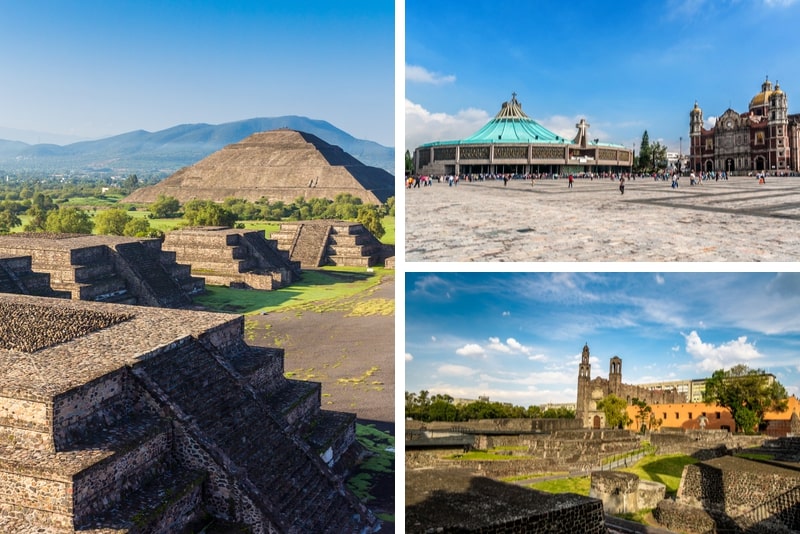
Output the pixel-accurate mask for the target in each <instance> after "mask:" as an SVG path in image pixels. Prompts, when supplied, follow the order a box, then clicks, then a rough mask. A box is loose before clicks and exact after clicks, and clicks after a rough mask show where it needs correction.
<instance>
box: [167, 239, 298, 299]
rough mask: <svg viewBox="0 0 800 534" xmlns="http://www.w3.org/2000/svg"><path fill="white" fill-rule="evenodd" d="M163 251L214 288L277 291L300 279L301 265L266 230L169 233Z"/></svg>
mask: <svg viewBox="0 0 800 534" xmlns="http://www.w3.org/2000/svg"><path fill="white" fill-rule="evenodd" d="M163 248H164V250H166V251H170V252H173V253H174V254H175V256H176V258H177V261H179V262H181V263H188V264H190V265H191V269H192V274H193V275H195V276H199V277H203V278H204V279H205V281H206V283H207V284H211V285H223V286H230V287H242V288H248V289H263V290H273V289H278V288H281V287H286V286H287V285H289V284H291V283H293V282H295V281H297V280H298V279H299V278H300V263H299V262H295V261H291V260H290V259H289V254H288V253H287V252H286V251H283V250H279V249H278V246H277V242H276V241H275V240H272V239H266V238H265V237H264V232H263V230H262V231H256V230H249V231H247V230H236V229H233V228H225V227H210V226H209V227H202V228H187V229H183V230H176V231H174V232H169V233H167V235H166V237H165V238H164V244H163Z"/></svg>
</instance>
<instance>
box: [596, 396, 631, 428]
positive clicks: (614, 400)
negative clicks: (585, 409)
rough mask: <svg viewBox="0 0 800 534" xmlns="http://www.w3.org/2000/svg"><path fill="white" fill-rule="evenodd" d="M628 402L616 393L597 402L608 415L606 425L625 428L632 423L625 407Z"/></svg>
mask: <svg viewBox="0 0 800 534" xmlns="http://www.w3.org/2000/svg"><path fill="white" fill-rule="evenodd" d="M627 406H628V403H627V402H625V399H621V398H619V397H617V396H616V395H613V394H612V395H609V396H607V397H605V398H604V399H602V400H601V401H600V402H598V403H597V407H598V408H600V409H601V410H603V413H604V414H605V416H606V426H607V427H609V428H625V427H626V426H628V425H629V424H631V418H630V417H628V413H627V412H626V411H625V408H626V407H627Z"/></svg>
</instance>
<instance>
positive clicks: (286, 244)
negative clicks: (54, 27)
mask: <svg viewBox="0 0 800 534" xmlns="http://www.w3.org/2000/svg"><path fill="white" fill-rule="evenodd" d="M271 237H272V239H276V240H277V241H278V247H279V248H280V249H281V250H285V251H286V252H288V253H289V257H290V258H291V259H292V260H294V261H299V262H300V263H301V265H302V267H303V268H304V269H315V268H317V267H320V266H323V265H340V266H347V267H371V266H373V265H376V264H377V263H379V262H380V261H381V260H382V259H383V258H384V257H385V256H387V255H388V253H386V252H385V251H384V246H383V245H382V244H381V243H380V241H378V240H377V239H376V238H375V236H373V235H372V234H370V233H369V231H367V229H366V228H364V226H363V225H362V224H360V223H354V222H347V221H328V220H319V221H302V222H293V223H283V224H281V229H280V231H279V232H275V233H273V234H272V236H271Z"/></svg>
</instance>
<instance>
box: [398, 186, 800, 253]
mask: <svg viewBox="0 0 800 534" xmlns="http://www.w3.org/2000/svg"><path fill="white" fill-rule="evenodd" d="M679 184H680V185H679V187H678V188H672V187H671V182H669V181H660V180H659V181H655V180H654V179H653V178H649V177H646V178H637V179H635V180H626V182H625V193H624V194H620V191H619V183H618V182H617V181H616V180H612V179H609V178H604V179H598V178H595V179H593V180H590V179H588V178H581V179H576V180H575V183H574V185H573V187H572V188H569V187H568V181H567V179H566V178H562V179H557V180H553V179H541V180H534V181H533V182H532V181H531V180H522V179H514V180H509V181H508V185H506V186H504V185H503V181H502V180H486V181H464V180H461V181H460V182H459V184H458V185H457V186H452V187H451V186H448V185H447V183H446V182H445V181H444V180H442V182H441V183H438V182H437V181H436V180H434V181H433V184H432V185H431V186H429V187H420V188H413V189H407V190H406V195H405V197H406V200H405V204H406V209H405V212H406V240H405V241H406V260H407V261H412V262H414V261H514V262H523V261H527V262H543V261H544V262H572V261H580V262H606V261H607V262H617V261H630V262H634V261H635V262H642V261H644V262H662V261H670V262H676V261H677V262H706V261H708V262H717V261H730V262H756V261H780V262H784V261H798V260H800V178H798V177H772V176H768V177H767V178H766V183H763V184H759V183H758V181H757V180H756V178H755V177H751V176H731V177H730V179H728V180H719V181H711V180H706V181H704V182H702V183H701V184H699V185H693V186H692V185H689V178H688V177H683V178H681V179H680V181H679Z"/></svg>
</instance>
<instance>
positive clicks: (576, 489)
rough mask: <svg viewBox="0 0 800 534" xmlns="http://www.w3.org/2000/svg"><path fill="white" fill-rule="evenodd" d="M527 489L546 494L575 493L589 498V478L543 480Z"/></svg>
mask: <svg viewBox="0 0 800 534" xmlns="http://www.w3.org/2000/svg"><path fill="white" fill-rule="evenodd" d="M528 487H529V488H531V489H535V490H539V491H546V492H547V493H577V494H578V495H585V496H587V497H588V496H589V489H590V488H591V479H590V478H589V477H569V478H557V479H554V480H544V481H542V482H536V483H534V484H530V485H528Z"/></svg>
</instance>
